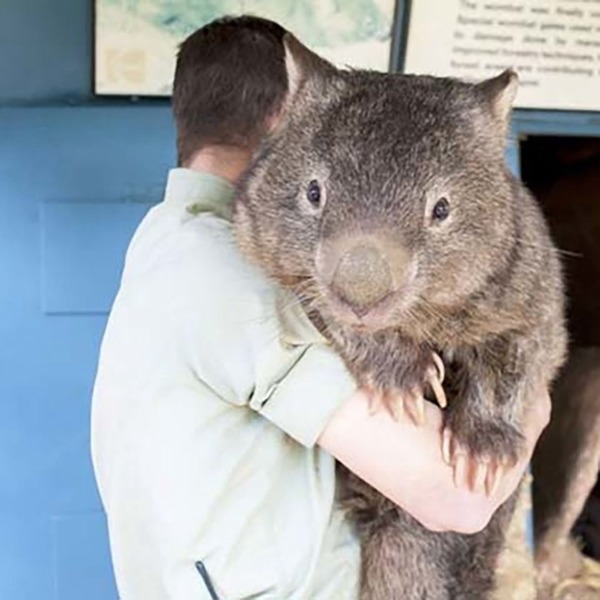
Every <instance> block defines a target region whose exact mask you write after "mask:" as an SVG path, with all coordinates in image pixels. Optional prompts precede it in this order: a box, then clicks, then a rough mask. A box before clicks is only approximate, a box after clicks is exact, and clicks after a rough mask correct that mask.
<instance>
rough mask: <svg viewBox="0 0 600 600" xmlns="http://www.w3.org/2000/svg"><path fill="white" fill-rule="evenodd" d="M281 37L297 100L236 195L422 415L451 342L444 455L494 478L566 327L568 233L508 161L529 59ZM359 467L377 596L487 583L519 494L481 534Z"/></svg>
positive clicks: (355, 506)
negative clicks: (429, 520) (382, 489)
mask: <svg viewBox="0 0 600 600" xmlns="http://www.w3.org/2000/svg"><path fill="white" fill-rule="evenodd" d="M285 44H286V56H287V58H286V64H287V71H288V82H289V92H288V96H287V100H286V101H285V103H284V108H283V117H282V119H281V122H280V124H279V125H278V127H277V128H276V131H275V132H274V134H273V135H272V136H271V137H270V139H268V140H267V141H266V142H265V144H264V145H263V147H262V149H261V151H260V152H259V153H258V155H257V157H256V159H255V161H254V164H253V166H252V167H251V169H250V170H249V172H248V174H247V176H246V177H245V179H244V181H243V182H242V184H241V186H240V191H239V194H238V196H237V198H236V203H235V215H234V228H235V231H236V235H237V239H238V242H239V244H240V247H241V249H242V251H243V252H244V254H245V255H246V256H247V257H249V258H250V259H251V260H253V261H254V262H256V263H257V264H258V265H260V266H261V267H262V269H263V270H264V271H265V272H266V273H267V274H268V275H269V276H271V277H272V278H273V279H275V280H276V281H278V282H279V283H281V284H282V285H284V286H285V287H287V288H288V289H290V290H292V292H294V293H295V294H296V295H297V296H298V298H299V299H300V300H301V301H302V303H303V304H304V306H305V309H306V311H307V313H308V314H309V316H310V317H311V318H312V319H313V321H314V322H315V324H316V325H317V326H318V327H319V328H320V329H321V331H322V332H323V333H324V334H325V335H326V336H327V337H328V338H329V339H330V341H331V342H332V344H333V346H334V348H336V350H337V351H338V352H339V354H340V355H341V356H342V357H343V359H344V360H345V362H346V364H347V366H348V368H349V370H350V371H351V372H352V373H353V374H354V375H355V377H356V379H357V381H358V382H359V384H361V385H366V386H370V387H371V388H373V389H374V390H376V391H377V392H378V393H379V394H383V395H385V394H386V392H390V391H392V390H394V391H396V390H402V391H403V392H404V397H405V398H406V405H405V406H404V407H403V408H405V409H406V410H408V412H409V414H411V415H413V417H414V419H415V420H416V421H418V420H419V417H420V415H421V408H422V406H421V402H422V401H423V400H422V392H423V391H427V390H429V391H431V390H430V389H429V388H433V391H434V392H435V395H437V396H438V398H440V399H442V398H443V392H441V388H440V386H439V380H440V379H441V377H436V376H435V375H434V374H435V373H436V372H437V370H439V367H436V363H439V361H438V359H437V357H438V356H439V357H442V359H443V361H444V364H445V366H446V370H447V373H448V377H447V382H448V385H447V386H446V390H447V391H448V394H449V395H450V398H451V401H450V403H449V406H448V407H447V409H446V410H445V432H446V433H445V436H444V440H445V442H444V454H445V456H446V458H447V460H448V462H450V463H451V464H453V466H454V468H455V475H456V478H457V482H458V483H462V482H463V481H468V483H470V484H471V485H475V486H479V487H480V488H482V486H484V485H485V488H486V489H487V490H488V491H491V488H492V487H494V486H495V485H496V483H497V481H498V476H499V472H500V469H501V468H502V466H503V465H504V464H505V462H506V461H509V460H515V459H516V458H517V456H519V453H520V451H521V447H522V443H523V437H522V433H521V424H522V419H523V413H524V411H525V410H526V408H527V403H528V402H529V401H531V400H532V398H534V397H535V394H532V393H531V391H532V389H534V388H535V387H536V386H538V385H539V384H540V383H545V384H548V383H549V382H550V381H551V380H552V378H553V376H554V374H555V372H556V370H557V368H558V367H559V366H560V364H561V363H562V361H563V355H564V353H565V345H566V335H565V329H564V325H563V299H562V296H563V295H562V284H561V271H560V265H559V260H558V258H557V252H556V250H555V249H554V246H553V244H552V242H551V240H550V237H549V234H548V231H547V228H546V224H545V222H544V219H543V217H542V215H541V213H540V210H539V209H538V207H537V205H536V203H535V201H534V200H533V199H532V197H531V196H530V195H529V194H528V193H527V192H526V191H525V189H524V188H523V186H522V185H521V184H520V183H519V182H518V181H517V180H516V179H515V178H514V177H513V176H512V175H511V174H510V172H509V170H508V169H507V167H506V165H505V159H504V149H505V139H504V138H505V135H506V130H507V127H508V121H509V116H510V105H511V101H512V98H513V96H514V92H515V87H516V76H515V75H514V74H513V73H512V72H505V73H503V74H502V75H500V76H499V77H496V78H494V79H491V80H488V81H485V82H483V83H481V84H479V85H473V84H467V83H464V82H460V81H457V80H453V79H439V78H433V77H425V76H404V75H399V74H383V73H375V72H366V71H345V70H338V69H336V68H334V67H333V66H332V65H331V64H329V63H328V62H326V61H324V60H322V59H321V58H319V57H318V56H316V55H315V54H313V53H312V52H310V51H309V50H307V49H306V48H305V47H304V46H302V45H301V44H300V43H299V42H298V41H297V40H295V39H294V38H293V37H291V36H289V35H288V36H286V39H285ZM434 353H435V354H434ZM392 408H394V409H398V407H397V406H396V407H394V406H392ZM400 408H402V407H400ZM465 453H468V455H466V454H465ZM465 456H468V460H467V458H465ZM344 479H345V483H346V485H347V490H348V492H347V496H348V497H347V500H346V502H347V505H348V507H349V511H350V515H351V517H352V518H353V519H354V522H355V523H356V525H357V528H358V531H359V533H360V535H361V540H362V556H363V572H362V597H363V598H365V599H368V600H395V599H398V600H412V599H415V600H416V599H427V600H438V599H452V600H460V599H464V600H467V599H468V600H474V599H478V598H485V597H487V594H488V592H489V591H490V589H491V588H492V586H493V570H494V563H495V560H496V557H497V555H498V552H499V550H500V547H501V544H502V539H503V530H504V528H505V527H506V525H507V522H508V518H509V517H510V513H511V511H512V502H510V501H509V502H507V503H505V505H504V506H503V507H502V508H501V509H500V510H499V511H498V512H497V513H496V515H495V516H494V518H493V519H492V521H491V523H490V524H489V525H488V527H487V528H486V529H485V530H484V531H482V532H481V533H478V534H475V535H460V534H453V533H433V532H430V531H428V530H426V529H425V528H424V527H422V526H421V525H420V524H419V523H418V522H416V521H415V520H414V519H413V518H412V517H410V516H409V515H408V514H407V513H405V512H404V511H402V510H401V509H400V508H398V507H397V506H396V505H394V504H393V503H391V502H390V501H388V500H386V499H385V498H383V496H381V495H380V494H378V493H377V492H375V491H374V490H373V489H372V488H370V487H369V486H368V485H367V484H365V483H363V482H361V481H359V480H357V479H356V478H354V477H352V476H351V475H350V474H349V473H347V472H345V473H344ZM440 501H443V499H440Z"/></svg>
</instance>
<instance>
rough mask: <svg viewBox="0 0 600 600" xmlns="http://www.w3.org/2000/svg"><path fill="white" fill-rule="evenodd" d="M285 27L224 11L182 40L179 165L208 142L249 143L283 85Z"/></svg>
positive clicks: (176, 93) (176, 102) (176, 98)
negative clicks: (228, 15)
mask: <svg viewBox="0 0 600 600" xmlns="http://www.w3.org/2000/svg"><path fill="white" fill-rule="evenodd" d="M284 34H285V30H284V29H283V27H281V26H280V25H278V24H277V23H274V22H273V21H269V20H267V19H262V18H259V17H252V16H242V17H236V18H234V17H224V18H221V19H217V20H216V21H212V22H211V23H209V24H208V25H206V26H204V27H202V28H200V29H198V30H197V31H196V32H195V33H193V34H192V35H190V36H189V37H188V38H187V39H186V40H185V41H184V42H183V43H182V44H181V46H180V49H179V54H178V56H177V66H176V69H175V80H174V84H173V113H174V116H175V124H176V127H177V154H178V162H179V164H180V165H182V164H185V163H186V162H188V161H189V160H190V159H191V158H192V156H193V155H194V154H195V153H196V152H197V151H198V150H200V149H201V148H203V147H204V146H207V145H233V146H249V145H252V144H254V143H256V142H257V141H258V139H259V138H260V137H261V135H263V134H264V132H265V126H266V124H267V119H268V118H269V117H270V116H271V115H273V114H274V113H275V112H276V110H277V109H278V108H279V106H280V105H281V102H282V100H283V97H284V95H285V92H286V90H287V76H286V71H285V54H284V50H283V41H282V40H283V36H284Z"/></svg>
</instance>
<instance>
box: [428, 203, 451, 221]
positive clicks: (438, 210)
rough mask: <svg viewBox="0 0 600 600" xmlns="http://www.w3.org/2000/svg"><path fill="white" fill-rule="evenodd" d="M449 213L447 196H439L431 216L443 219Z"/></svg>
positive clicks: (437, 219) (438, 219) (435, 218)
mask: <svg viewBox="0 0 600 600" xmlns="http://www.w3.org/2000/svg"><path fill="white" fill-rule="evenodd" d="M449 214H450V202H448V199H447V198H440V199H439V200H438V201H437V202H436V203H435V206H434V207H433V211H432V213H431V216H432V217H433V219H434V220H436V221H443V220H444V219H447V218H448V215H449Z"/></svg>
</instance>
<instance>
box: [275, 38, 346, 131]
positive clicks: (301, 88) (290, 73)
mask: <svg viewBox="0 0 600 600" xmlns="http://www.w3.org/2000/svg"><path fill="white" fill-rule="evenodd" d="M283 46H284V49H285V68H286V71H287V80H288V91H287V94H286V96H285V99H284V101H283V104H282V106H281V113H280V115H279V118H278V119H277V121H276V124H275V126H274V128H273V131H274V132H276V131H279V130H281V129H282V128H283V125H284V123H286V122H287V120H288V117H289V116H290V114H291V113H292V112H297V111H299V110H302V106H303V105H304V104H307V103H311V102H313V101H314V102H320V101H322V100H323V99H324V97H325V94H326V92H325V87H326V86H325V85H323V84H325V83H326V82H330V81H331V76H332V75H334V74H335V73H336V72H337V69H336V68H335V67H334V66H333V65H332V64H331V63H329V62H327V61H326V60H325V59H324V58H321V57H320V56H318V55H317V54H315V53H314V52H312V51H311V50H309V49H308V48H307V47H306V46H304V45H303V44H301V43H300V42H299V41H298V40H297V39H296V38H295V37H294V36H293V35H292V34H291V33H286V34H285V35H284V37H283ZM292 107H293V111H292Z"/></svg>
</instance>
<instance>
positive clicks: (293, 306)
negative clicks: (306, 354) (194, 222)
mask: <svg viewBox="0 0 600 600" xmlns="http://www.w3.org/2000/svg"><path fill="white" fill-rule="evenodd" d="M234 193H235V188H234V186H233V185H231V183H229V182H228V181H227V180H226V179H223V178H222V177H218V176H217V175H213V174H211V173H207V172H205V171H194V170H192V169H183V168H177V169H171V170H170V171H169V177H168V180H167V188H166V191H165V202H167V203H169V204H179V205H183V206H185V207H186V208H187V211H188V212H189V213H191V214H193V215H196V214H200V213H203V212H210V213H213V214H216V215H218V216H220V217H222V218H224V219H227V220H230V219H231V204H232V200H233V196H234ZM277 312H278V313H279V318H280V324H281V341H282V342H283V343H284V344H287V345H290V346H302V345H306V344H314V343H321V344H327V343H328V341H327V340H326V339H325V337H324V336H323V335H322V334H321V333H320V332H319V330H318V329H317V328H316V327H315V326H314V325H313V323H312V322H311V320H310V319H309V318H308V315H307V314H306V313H305V312H304V309H303V308H302V306H301V304H300V302H299V301H298V299H297V298H296V297H295V296H294V295H293V294H292V293H291V292H289V291H287V290H283V289H281V290H279V293H278V294H277Z"/></svg>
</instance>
